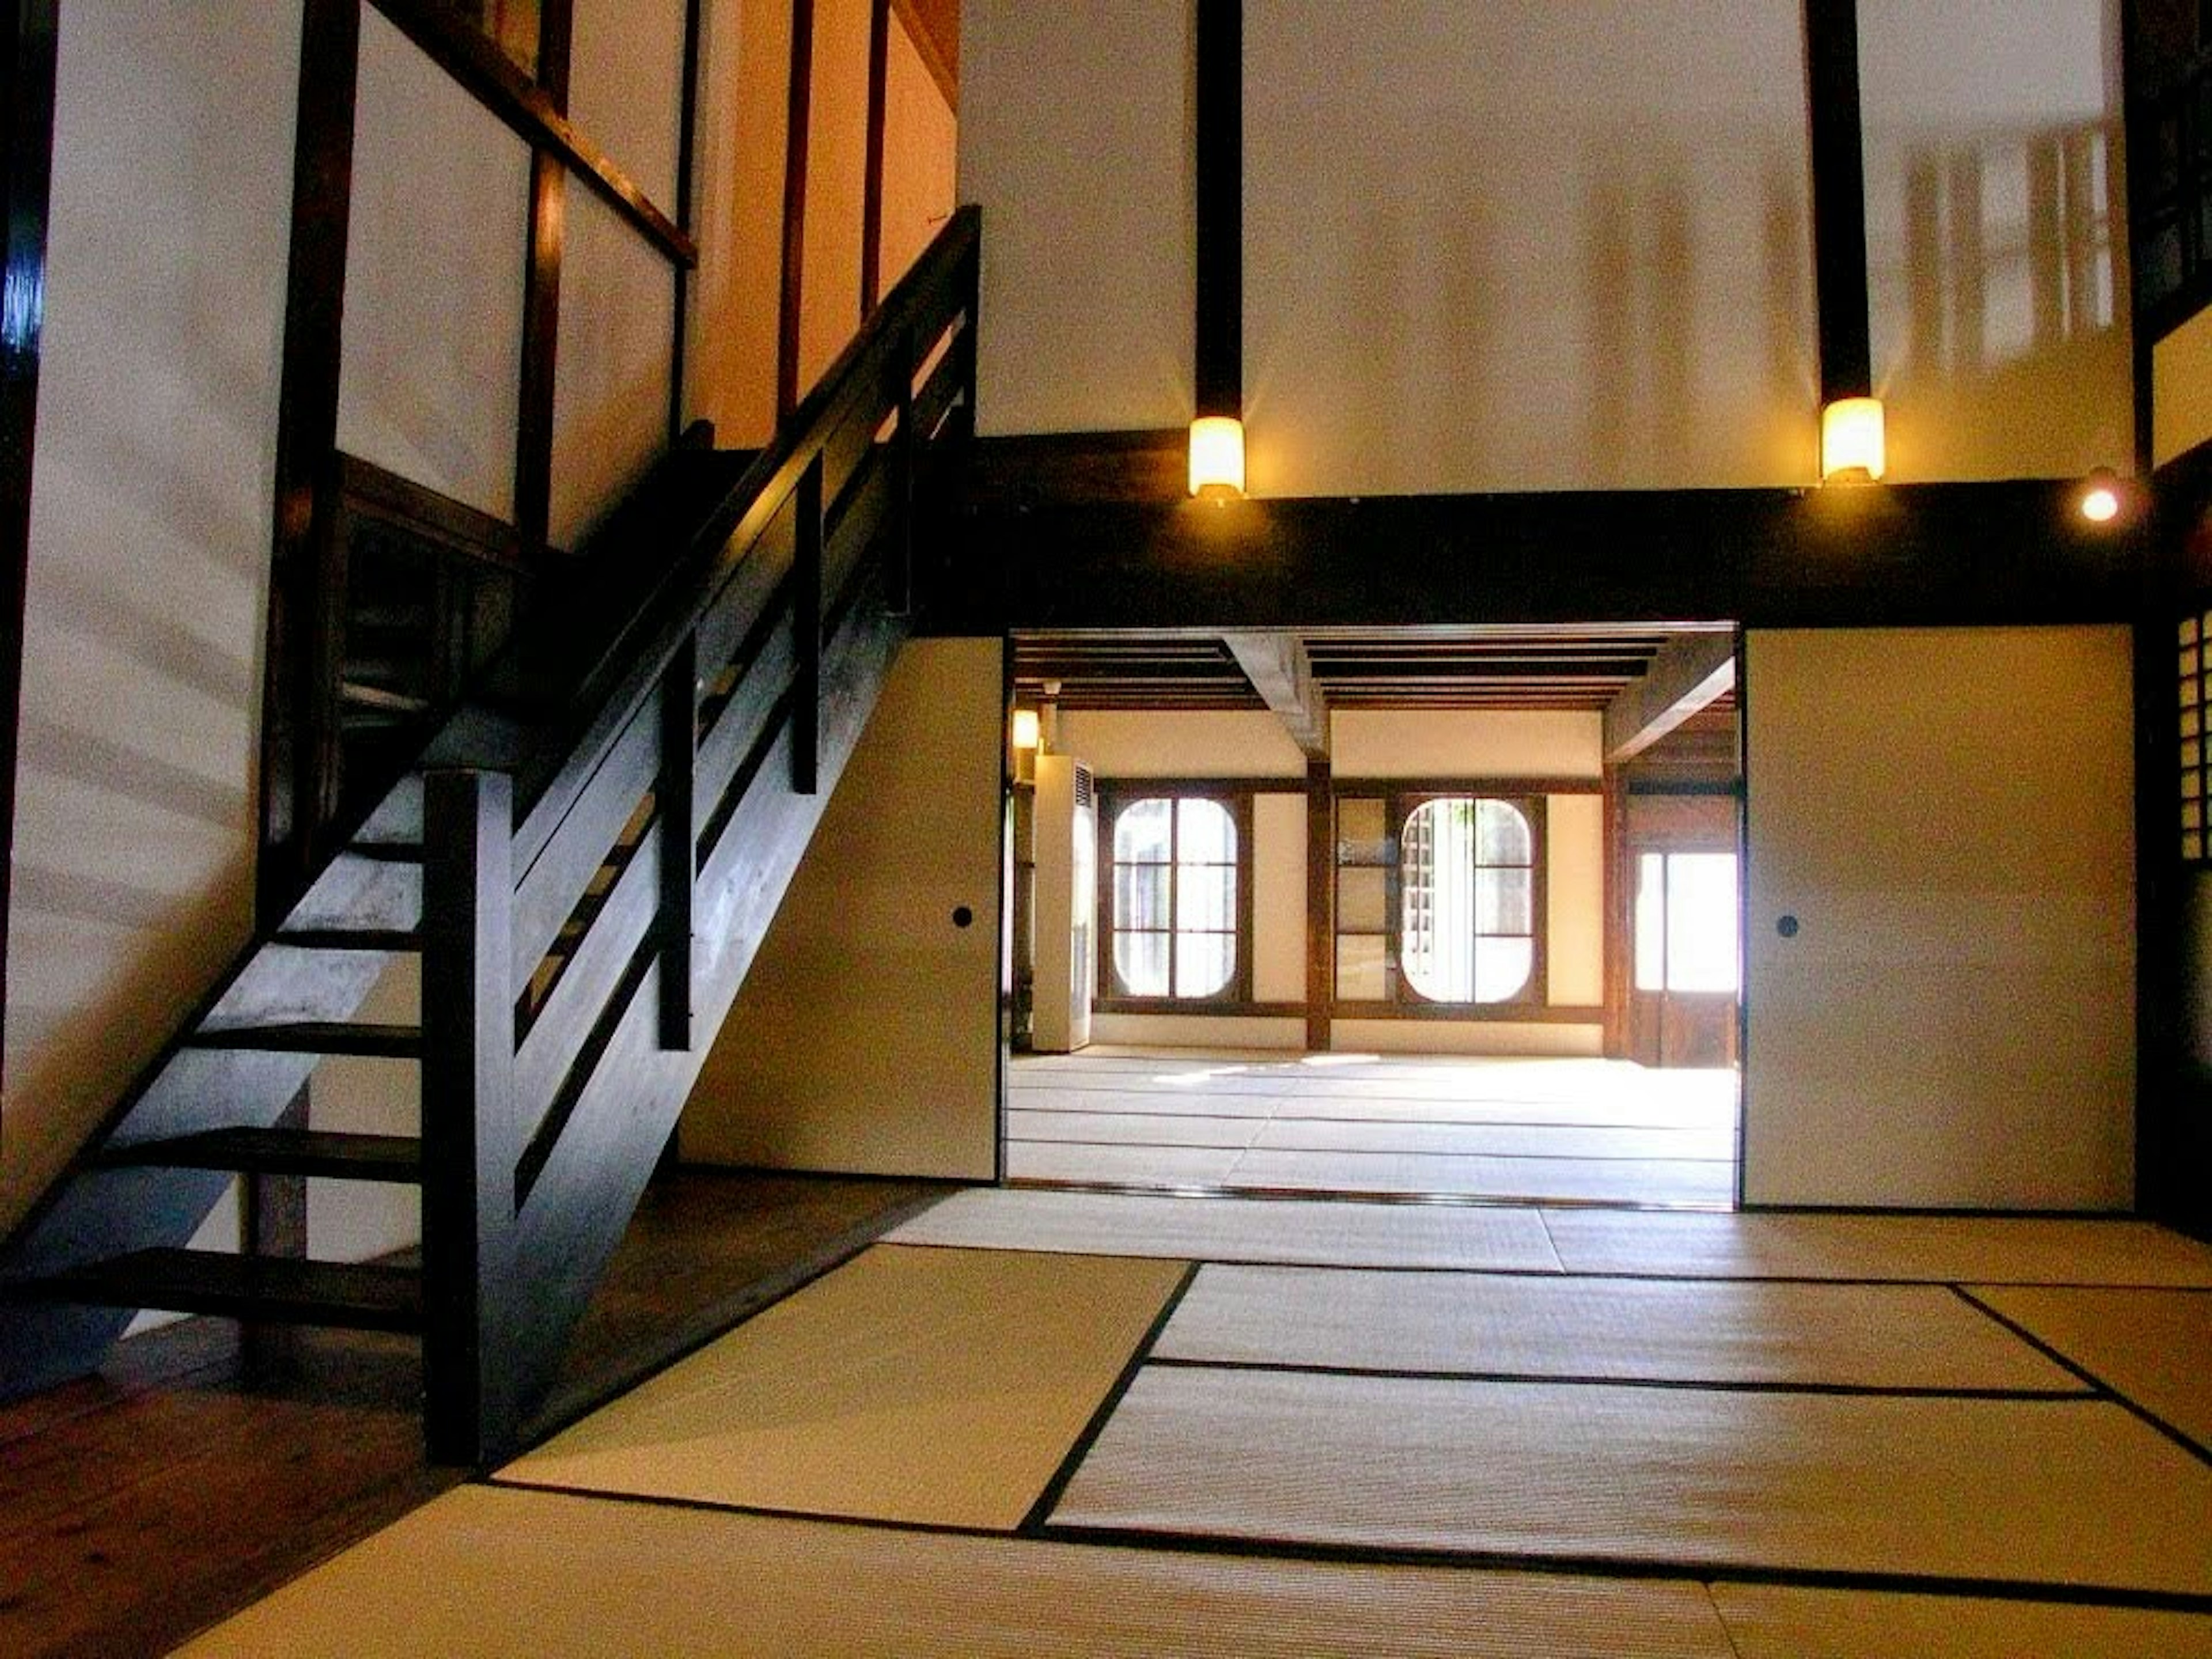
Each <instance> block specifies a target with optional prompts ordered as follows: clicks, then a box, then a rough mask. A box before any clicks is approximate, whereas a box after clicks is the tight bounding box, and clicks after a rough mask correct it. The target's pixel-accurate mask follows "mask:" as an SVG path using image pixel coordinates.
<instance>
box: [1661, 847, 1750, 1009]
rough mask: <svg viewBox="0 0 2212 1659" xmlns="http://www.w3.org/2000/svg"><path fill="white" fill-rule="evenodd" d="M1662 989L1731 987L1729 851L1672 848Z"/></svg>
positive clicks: (1732, 866) (1733, 951) (1732, 899)
mask: <svg viewBox="0 0 2212 1659" xmlns="http://www.w3.org/2000/svg"><path fill="white" fill-rule="evenodd" d="M1667 988H1668V990H1670V991H1727V992H1732V991H1734V990H1735V988H1736V885H1735V854H1733V853H1676V854H1674V855H1673V856H1672V857H1670V858H1669V859H1668V860H1667Z"/></svg>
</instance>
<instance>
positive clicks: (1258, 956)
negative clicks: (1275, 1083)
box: [1252, 794, 1306, 1040]
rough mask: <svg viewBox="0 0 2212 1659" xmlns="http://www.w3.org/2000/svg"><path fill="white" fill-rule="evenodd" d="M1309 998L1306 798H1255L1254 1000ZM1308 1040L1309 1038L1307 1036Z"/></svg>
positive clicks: (1253, 852) (1253, 856)
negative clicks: (1307, 981) (1307, 967)
mask: <svg viewBox="0 0 2212 1659" xmlns="http://www.w3.org/2000/svg"><path fill="white" fill-rule="evenodd" d="M1305 997H1306V798H1305V796H1304V794H1296V795H1255V796H1254V797H1253V799H1252V1000H1254V1001H1255V1002H1304V1000H1305ZM1301 1040H1303V1034H1301Z"/></svg>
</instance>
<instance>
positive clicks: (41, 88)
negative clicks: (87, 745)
mask: <svg viewBox="0 0 2212 1659" xmlns="http://www.w3.org/2000/svg"><path fill="white" fill-rule="evenodd" d="M54 4H55V0H15V3H11V4H9V5H8V6H7V7H6V8H5V12H4V19H5V21H4V24H0V27H4V28H5V30H6V34H5V36H4V38H0V75H5V76H6V77H7V80H6V82H5V91H6V94H7V95H6V96H5V98H0V111H4V112H6V120H7V126H6V129H5V136H4V138H0V143H4V144H5V146H6V148H5V149H4V150H0V214H4V217H0V235H3V236H4V237H5V239H6V240H5V243H4V245H0V258H4V259H5V261H6V263H5V265H4V267H0V638H4V641H5V643H4V644H0V1007H3V1006H6V1003H7V983H8V982H7V973H8V907H9V899H10V886H9V871H10V870H11V869H12V868H13V866H14V864H15V734H16V732H17V731H18V729H19V728H20V727H21V724H22V692H23V601H24V593H25V588H26V582H27V576H28V574H29V569H30V558H31V456H32V451H33V447H34V446H33V440H34V438H35V436H36V426H37V421H38V412H39V343H40V333H41V325H42V319H43V315H44V311H45V303H46V199H47V185H48V179H49V176H50V174H51V172H52V161H53V143H54V44H55V19H54Z"/></svg>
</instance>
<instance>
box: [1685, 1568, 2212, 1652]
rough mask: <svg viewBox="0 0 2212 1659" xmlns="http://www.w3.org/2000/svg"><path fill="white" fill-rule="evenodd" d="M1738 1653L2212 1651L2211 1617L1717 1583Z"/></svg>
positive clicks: (1715, 1588)
mask: <svg viewBox="0 0 2212 1659" xmlns="http://www.w3.org/2000/svg"><path fill="white" fill-rule="evenodd" d="M1713 1601H1714V1602H1715V1603H1716V1605H1717V1606H1718V1607H1719V1608H1720V1611H1721V1616H1722V1618H1723V1620H1726V1621H1727V1624H1728V1628H1729V1635H1730V1636H1732V1637H1733V1638H1735V1650H1736V1653H1737V1655H1738V1656H1739V1659H1900V1656H1907V1655H1916V1656H1917V1655H1923V1654H1942V1655H1943V1656H1945V1659H2212V1617H2208V1616H2206V1615H2203V1614H2198V1613H2158V1612H2146V1611H2141V1610H2138V1609H2135V1608H2127V1607H2063V1606H2057V1605H2054V1604H2052V1603H2051V1602H2048V1601H1989V1600H1978V1599H1975V1598H1972V1597H1966V1596H1954V1595H1899V1594H1883V1593H1879V1592H1875V1591H1869V1590H1818V1589H1784V1588H1780V1587H1777V1586H1772V1585H1764V1584H1716V1585H1714V1586H1713Z"/></svg>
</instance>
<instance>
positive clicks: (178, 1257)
mask: <svg viewBox="0 0 2212 1659" xmlns="http://www.w3.org/2000/svg"><path fill="white" fill-rule="evenodd" d="M15 1288H16V1289H17V1290H18V1291H20V1292H21V1293H23V1294H27V1295H35V1296H38V1297H43V1298H45V1299H46V1300H49V1301H57V1302H82V1303H87V1304H92V1305H94V1306H98V1307H111V1308H160V1309H163V1310H169V1311H173V1312H177V1313H204V1314H224V1315H229V1316H234V1317H247V1318H260V1319H268V1320H276V1321H280V1322H284V1323H288V1324H326V1325H344V1326H349V1327H352V1328H359V1329H363V1330H389V1331H416V1330H420V1329H422V1274H421V1273H420V1272H419V1271H417V1270H416V1269H415V1268H412V1267H390V1266H386V1265H385V1264H383V1263H380V1262H345V1261H301V1260H298V1259H297V1258H294V1257H287V1256H251V1255H225V1254H223V1253H222V1252H220V1251H215V1250H185V1249H148V1250H132V1251H131V1252H129V1253H128V1254H126V1255H118V1256H113V1257H111V1258H109V1259H108V1260H106V1261H94V1262H90V1263H88V1264H87V1265H86V1266H84V1267H76V1268H73V1269H71V1270H70V1271H69V1272H67V1273H56V1274H53V1275H52V1276H50V1277H48V1278H46V1279H36V1280H33V1281H30V1282H28V1283H27V1284H24V1285H20V1286H17V1287H15Z"/></svg>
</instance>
